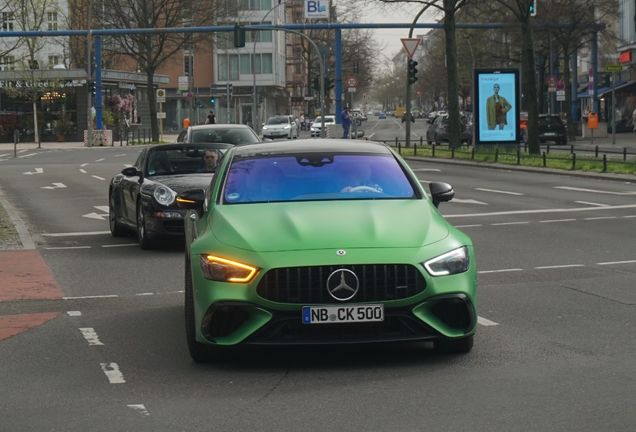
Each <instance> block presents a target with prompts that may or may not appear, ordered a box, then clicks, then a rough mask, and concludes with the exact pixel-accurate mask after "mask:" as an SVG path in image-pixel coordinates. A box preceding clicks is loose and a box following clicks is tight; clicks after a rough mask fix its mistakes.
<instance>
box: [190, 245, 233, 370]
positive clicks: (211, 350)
mask: <svg viewBox="0 0 636 432" xmlns="http://www.w3.org/2000/svg"><path fill="white" fill-rule="evenodd" d="M192 285H193V284H192V270H191V269H190V258H189V257H188V255H187V254H186V258H185V330H186V341H187V343H188V351H189V352H190V357H192V360H194V361H195V362H197V363H206V362H210V361H214V360H223V358H224V356H223V354H224V353H223V352H222V351H221V350H220V349H218V348H220V347H213V346H210V345H204V344H202V343H201V342H197V339H196V330H195V323H194V288H193V286H192Z"/></svg>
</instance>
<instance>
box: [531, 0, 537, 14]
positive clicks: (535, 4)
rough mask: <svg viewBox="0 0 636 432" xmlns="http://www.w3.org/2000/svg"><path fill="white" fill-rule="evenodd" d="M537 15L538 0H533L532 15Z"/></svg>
mask: <svg viewBox="0 0 636 432" xmlns="http://www.w3.org/2000/svg"><path fill="white" fill-rule="evenodd" d="M536 15H537V0H532V3H530V16H536Z"/></svg>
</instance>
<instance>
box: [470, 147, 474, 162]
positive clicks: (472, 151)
mask: <svg viewBox="0 0 636 432" xmlns="http://www.w3.org/2000/svg"><path fill="white" fill-rule="evenodd" d="M470 159H471V160H475V147H473V148H472V149H471V150H470Z"/></svg>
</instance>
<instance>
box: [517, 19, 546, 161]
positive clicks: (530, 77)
mask: <svg viewBox="0 0 636 432" xmlns="http://www.w3.org/2000/svg"><path fill="white" fill-rule="evenodd" d="M529 18H530V16H526V17H525V20H523V21H522V23H521V34H522V38H523V48H522V53H523V61H522V67H523V73H522V76H523V83H522V89H523V93H524V94H525V95H526V107H527V108H528V128H527V129H526V133H527V134H528V151H529V152H530V153H531V154H540V153H541V147H540V145H539V105H538V100H537V92H538V87H537V76H536V73H535V61H534V45H533V37H532V24H531V22H530V19H529Z"/></svg>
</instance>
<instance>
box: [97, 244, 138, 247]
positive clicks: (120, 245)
mask: <svg viewBox="0 0 636 432" xmlns="http://www.w3.org/2000/svg"><path fill="white" fill-rule="evenodd" d="M138 244H139V243H124V244H111V245H102V247H103V248H114V247H125V246H137V245H138Z"/></svg>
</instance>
